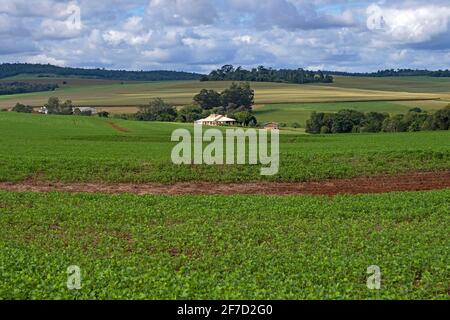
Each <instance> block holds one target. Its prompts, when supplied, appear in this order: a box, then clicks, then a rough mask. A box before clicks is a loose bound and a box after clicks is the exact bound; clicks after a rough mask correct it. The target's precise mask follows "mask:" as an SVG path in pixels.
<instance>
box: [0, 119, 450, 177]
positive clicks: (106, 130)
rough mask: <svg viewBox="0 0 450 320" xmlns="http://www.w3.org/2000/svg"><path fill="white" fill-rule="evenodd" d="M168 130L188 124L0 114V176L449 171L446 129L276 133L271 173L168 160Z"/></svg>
mask: <svg viewBox="0 0 450 320" xmlns="http://www.w3.org/2000/svg"><path fill="white" fill-rule="evenodd" d="M111 123H114V124H115V125H116V126H119V127H121V128H123V129H125V130H127V132H122V131H118V130H117V127H116V128H115V127H113V126H112V125H111ZM176 128H189V129H192V125H189V124H187V125H181V124H171V123H154V122H138V121H126V120H116V119H114V120H112V119H101V118H98V117H77V116H44V115H36V114H16V113H12V112H0V145H1V149H0V181H18V180H26V179H33V180H43V181H47V180H50V181H66V182H75V181H104V182H119V181H120V182H177V181H225V182H232V181H234V182H237V181H258V180H264V179H270V180H277V181H307V180H317V179H323V178H333V177H353V176H359V175H373V174H380V173H399V172H407V171H414V170H438V169H449V168H450V132H449V131H440V132H439V131H436V132H416V133H393V134H387V133H386V134H340V135H326V136H322V135H314V136H311V135H305V134H301V133H295V132H292V131H287V132H286V133H284V132H283V131H282V134H281V137H280V170H279V173H278V174H277V175H275V176H272V177H263V176H261V175H260V168H261V166H260V165H221V166H207V165H192V166H185V165H174V164H172V162H171V160H170V156H171V150H172V148H173V146H174V145H175V143H173V142H170V137H171V133H172V131H173V130H174V129H176Z"/></svg>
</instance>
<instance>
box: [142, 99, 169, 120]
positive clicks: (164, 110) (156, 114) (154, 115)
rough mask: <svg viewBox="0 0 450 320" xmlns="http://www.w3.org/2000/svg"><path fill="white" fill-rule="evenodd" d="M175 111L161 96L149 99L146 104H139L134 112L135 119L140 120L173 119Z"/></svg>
mask: <svg viewBox="0 0 450 320" xmlns="http://www.w3.org/2000/svg"><path fill="white" fill-rule="evenodd" d="M176 117H177V111H176V109H175V107H173V106H171V105H169V104H167V103H165V102H164V101H163V100H162V99H161V98H156V99H154V100H153V101H150V103H149V104H148V105H145V106H141V107H140V108H139V111H138V113H136V120H140V121H169V122H172V121H175V119H176Z"/></svg>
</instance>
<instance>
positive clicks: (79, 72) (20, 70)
mask: <svg viewBox="0 0 450 320" xmlns="http://www.w3.org/2000/svg"><path fill="white" fill-rule="evenodd" d="M19 74H37V75H40V76H41V77H46V76H47V77H48V76H50V75H58V76H64V77H67V76H81V77H91V78H95V79H110V80H129V81H163V80H198V79H200V77H201V75H200V74H196V73H188V72H175V71H125V70H105V69H82V68H69V67H58V66H52V65H49V64H30V63H3V64H0V78H6V77H12V76H15V75H19Z"/></svg>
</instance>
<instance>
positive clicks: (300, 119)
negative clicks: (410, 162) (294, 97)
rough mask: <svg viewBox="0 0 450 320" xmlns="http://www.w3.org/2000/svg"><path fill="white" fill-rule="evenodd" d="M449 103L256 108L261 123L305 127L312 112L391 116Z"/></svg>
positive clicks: (337, 104) (411, 102) (389, 102)
mask: <svg viewBox="0 0 450 320" xmlns="http://www.w3.org/2000/svg"><path fill="white" fill-rule="evenodd" d="M447 104H450V103H449V102H445V101H435V100H425V101H365V102H326V103H323V102H320V103H288V104H265V105H259V106H256V107H255V108H254V110H255V116H256V118H257V119H258V121H259V122H262V123H264V122H269V121H276V122H280V123H286V124H287V125H291V124H292V123H294V122H297V123H299V124H301V125H302V126H303V127H304V126H305V124H306V120H308V119H309V117H310V115H311V112H313V111H317V112H337V111H339V110H342V109H354V110H358V111H361V112H372V111H375V112H386V113H389V114H395V113H407V112H408V110H410V109H411V108H413V107H420V108H421V109H423V110H426V111H430V112H432V111H436V110H438V109H441V108H443V107H445V106H446V105H447Z"/></svg>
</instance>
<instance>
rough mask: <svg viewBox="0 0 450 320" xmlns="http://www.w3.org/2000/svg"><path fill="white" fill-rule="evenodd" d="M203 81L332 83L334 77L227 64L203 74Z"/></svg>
mask: <svg viewBox="0 0 450 320" xmlns="http://www.w3.org/2000/svg"><path fill="white" fill-rule="evenodd" d="M200 80H201V81H224V80H227V81H257V82H285V83H300V84H302V83H315V82H322V83H331V82H333V77H332V76H331V75H329V74H326V73H324V72H322V71H317V72H316V71H308V70H304V69H295V70H293V69H280V70H276V69H272V68H265V67H264V66H259V67H258V68H253V69H252V70H250V71H249V70H245V69H243V68H242V67H237V68H235V67H234V66H232V65H225V66H223V67H222V68H220V69H218V70H214V71H212V72H211V73H210V74H209V75H207V76H203V77H202V78H201V79H200Z"/></svg>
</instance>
